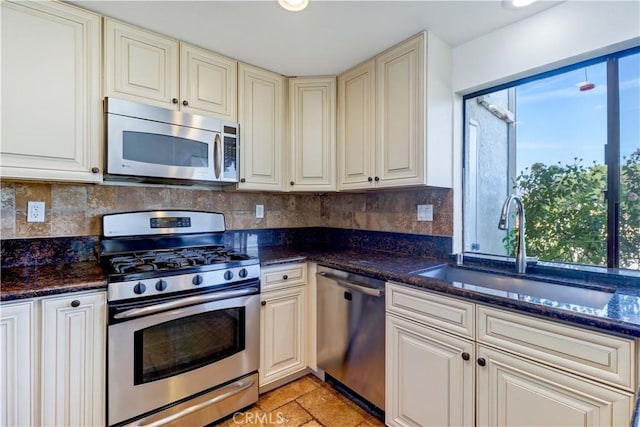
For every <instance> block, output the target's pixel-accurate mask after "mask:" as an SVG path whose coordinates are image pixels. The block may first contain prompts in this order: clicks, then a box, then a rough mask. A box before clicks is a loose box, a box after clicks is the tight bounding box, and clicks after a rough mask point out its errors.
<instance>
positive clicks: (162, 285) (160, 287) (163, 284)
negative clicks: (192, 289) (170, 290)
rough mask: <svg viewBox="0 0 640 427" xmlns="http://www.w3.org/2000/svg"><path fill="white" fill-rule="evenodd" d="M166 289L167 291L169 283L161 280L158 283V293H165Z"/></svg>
mask: <svg viewBox="0 0 640 427" xmlns="http://www.w3.org/2000/svg"><path fill="white" fill-rule="evenodd" d="M165 289H167V282H166V281H164V280H162V279H160V280H158V281H157V282H156V290H158V291H164V290H165Z"/></svg>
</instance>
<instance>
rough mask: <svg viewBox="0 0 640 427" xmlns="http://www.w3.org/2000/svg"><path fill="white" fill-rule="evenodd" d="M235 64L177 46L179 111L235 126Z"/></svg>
mask: <svg viewBox="0 0 640 427" xmlns="http://www.w3.org/2000/svg"><path fill="white" fill-rule="evenodd" d="M237 75H238V62H237V61H235V60H233V59H230V58H227V57H224V56H222V55H217V54H215V53H213V52H210V51H208V50H204V49H200V48H198V47H195V46H191V45H188V44H186V43H181V44H180V110H181V111H184V112H187V113H194V114H202V115H205V116H212V117H217V118H219V119H222V120H228V121H230V122H235V121H236V119H237V107H236V105H237V104H236V102H237V98H238V80H237Z"/></svg>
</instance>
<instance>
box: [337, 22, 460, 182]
mask: <svg viewBox="0 0 640 427" xmlns="http://www.w3.org/2000/svg"><path fill="white" fill-rule="evenodd" d="M450 75H451V49H450V47H449V46H447V45H446V44H445V43H444V42H442V41H441V40H440V39H438V38H437V37H435V36H434V35H433V34H431V33H428V32H422V33H420V34H418V35H416V36H414V37H413V38H411V39H409V40H406V41H404V42H402V43H400V44H399V45H397V46H395V47H392V48H391V49H389V50H387V51H385V52H383V53H381V54H380V55H378V56H376V57H375V58H374V59H372V60H370V61H367V62H365V63H363V64H361V65H359V66H357V67H355V68H353V69H351V70H349V71H347V72H346V73H344V74H343V75H341V76H340V77H339V93H340V96H339V98H340V108H339V121H338V122H339V131H338V135H339V137H338V156H339V160H338V164H339V168H340V169H339V183H338V189H340V190H353V189H366V188H384V187H400V186H416V185H429V186H436V187H451V186H452V182H453V181H452V180H453V164H452V161H453V160H452V159H453V157H452V156H453V137H452V130H451V129H452V114H453V105H452V97H451V84H450V80H451V77H450ZM372 106H373V108H372Z"/></svg>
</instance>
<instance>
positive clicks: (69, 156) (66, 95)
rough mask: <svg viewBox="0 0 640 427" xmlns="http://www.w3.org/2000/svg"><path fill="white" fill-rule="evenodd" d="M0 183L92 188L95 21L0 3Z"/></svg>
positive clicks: (95, 172) (55, 5) (96, 160)
mask: <svg viewBox="0 0 640 427" xmlns="http://www.w3.org/2000/svg"><path fill="white" fill-rule="evenodd" d="M1 7H2V30H1V31H2V40H3V43H2V137H1V140H2V148H1V152H0V176H1V177H2V178H12V179H36V180H42V181H77V182H99V181H101V179H102V176H101V174H100V169H99V167H100V165H101V149H100V141H101V138H100V135H101V131H100V126H101V125H100V118H101V113H102V104H101V95H100V68H101V64H100V16H99V15H96V14H94V13H91V12H89V11H85V10H83V9H79V8H76V7H74V6H71V5H69V4H65V3H61V2H27V1H20V2H11V1H3V2H2V6H1Z"/></svg>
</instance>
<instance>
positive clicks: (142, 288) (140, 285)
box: [133, 282, 147, 295]
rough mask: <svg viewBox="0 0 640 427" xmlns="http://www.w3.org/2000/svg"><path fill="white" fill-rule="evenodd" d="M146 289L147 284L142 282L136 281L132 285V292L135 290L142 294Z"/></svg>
mask: <svg viewBox="0 0 640 427" xmlns="http://www.w3.org/2000/svg"><path fill="white" fill-rule="evenodd" d="M146 290H147V285H145V284H144V283H142V282H138V283H137V284H136V285H135V286H134V287H133V292H135V293H136V294H138V295H142V294H144V292H145V291H146Z"/></svg>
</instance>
